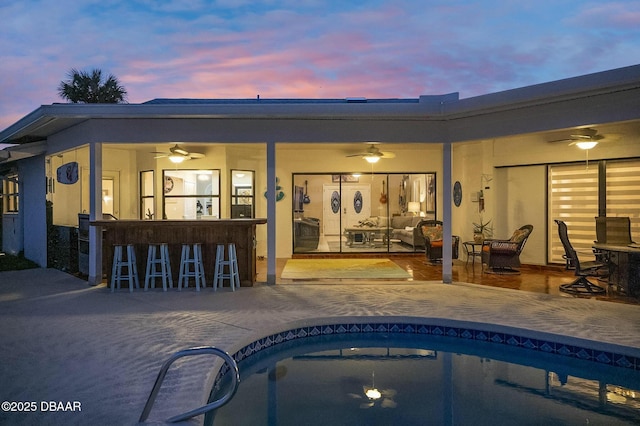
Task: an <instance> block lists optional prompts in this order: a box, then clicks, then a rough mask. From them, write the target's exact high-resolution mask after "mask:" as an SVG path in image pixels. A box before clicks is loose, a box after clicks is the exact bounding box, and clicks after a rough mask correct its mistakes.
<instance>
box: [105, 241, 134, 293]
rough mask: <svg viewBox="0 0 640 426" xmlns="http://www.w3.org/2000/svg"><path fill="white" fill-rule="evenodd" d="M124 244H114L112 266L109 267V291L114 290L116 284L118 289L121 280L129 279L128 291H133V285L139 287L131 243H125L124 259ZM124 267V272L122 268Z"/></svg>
mask: <svg viewBox="0 0 640 426" xmlns="http://www.w3.org/2000/svg"><path fill="white" fill-rule="evenodd" d="M123 247H124V246H123V245H120V244H116V245H115V246H114V250H113V267H112V268H111V292H113V291H114V290H115V286H116V284H117V286H118V290H120V288H121V286H120V284H121V282H122V280H129V292H133V285H134V284H135V286H136V288H140V281H138V267H137V266H136V253H135V251H134V250H133V244H127V246H126V247H127V256H126V259H123V258H122V255H123V251H122V248H123ZM123 268H126V273H124V272H123V271H122V270H123Z"/></svg>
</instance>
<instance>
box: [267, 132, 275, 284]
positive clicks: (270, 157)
mask: <svg viewBox="0 0 640 426" xmlns="http://www.w3.org/2000/svg"><path fill="white" fill-rule="evenodd" d="M275 283H276V143H275V142H273V141H270V142H267V284H275Z"/></svg>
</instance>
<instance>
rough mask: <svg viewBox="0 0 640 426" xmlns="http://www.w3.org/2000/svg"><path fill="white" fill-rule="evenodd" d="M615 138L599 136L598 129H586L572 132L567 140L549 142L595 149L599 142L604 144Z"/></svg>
mask: <svg viewBox="0 0 640 426" xmlns="http://www.w3.org/2000/svg"><path fill="white" fill-rule="evenodd" d="M613 136H614V135H607V136H605V135H601V134H598V131H597V130H596V129H592V128H590V127H585V128H582V129H574V130H571V133H570V134H569V137H567V138H563V139H556V140H552V141H549V142H569V145H576V146H577V147H578V148H582V149H591V148H593V147H595V146H596V145H597V144H598V142H603V141H605V139H614V137H613Z"/></svg>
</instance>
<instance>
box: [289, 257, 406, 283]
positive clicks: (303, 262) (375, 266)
mask: <svg viewBox="0 0 640 426" xmlns="http://www.w3.org/2000/svg"><path fill="white" fill-rule="evenodd" d="M281 278H283V279H293V280H300V279H314V278H316V279H317V278H356V279H357V278H362V279H406V278H411V274H409V273H408V272H407V271H405V270H404V269H402V268H401V267H399V266H398V265H396V264H395V263H393V262H392V261H391V260H389V259H289V260H287V264H286V265H285V266H284V269H283V270H282V276H281Z"/></svg>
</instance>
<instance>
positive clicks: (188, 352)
mask: <svg viewBox="0 0 640 426" xmlns="http://www.w3.org/2000/svg"><path fill="white" fill-rule="evenodd" d="M195 355H217V356H219V357H220V358H222V359H223V360H224V361H225V363H227V364H228V365H229V367H230V369H231V371H230V373H233V374H232V380H233V383H232V384H231V389H230V391H229V392H228V393H227V394H226V395H224V396H223V397H222V398H220V399H217V400H215V401H213V402H210V403H208V404H207V405H203V406H202V407H199V408H196V409H194V410H191V411H188V412H186V413H183V414H179V415H177V416H174V417H171V418H170V419H168V420H167V422H169V423H176V422H181V421H183V420H187V419H190V418H191V417H195V416H198V415H200V414H204V413H207V412H209V411H211V410H215V409H216V408H219V407H222V406H223V405H224V404H226V403H227V402H229V401H230V400H231V398H233V395H235V393H236V391H237V390H238V385H239V384H240V373H239V371H238V364H236V361H235V360H234V359H233V358H232V357H231V356H230V355H229V354H228V353H226V352H225V351H223V350H222V349H218V348H216V347H214V346H200V347H196V348H189V349H184V350H181V351H178V352H176V353H175V354H173V355H172V356H171V357H170V358H169V359H168V360H167V361H165V363H164V364H162V368H160V372H159V373H158V377H157V378H156V382H155V384H154V385H153V389H152V390H151V394H149V399H147V403H146V404H145V406H144V410H142V414H141V415H140V420H139V422H140V423H142V422H144V421H145V420H147V417H149V413H150V412H151V408H152V407H153V403H154V402H155V400H156V397H157V396H158V392H160V387H161V386H162V382H163V381H164V377H165V376H166V375H167V371H168V370H169V367H171V364H173V363H174V362H175V361H176V360H178V359H180V358H184V357H187V356H195Z"/></svg>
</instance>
